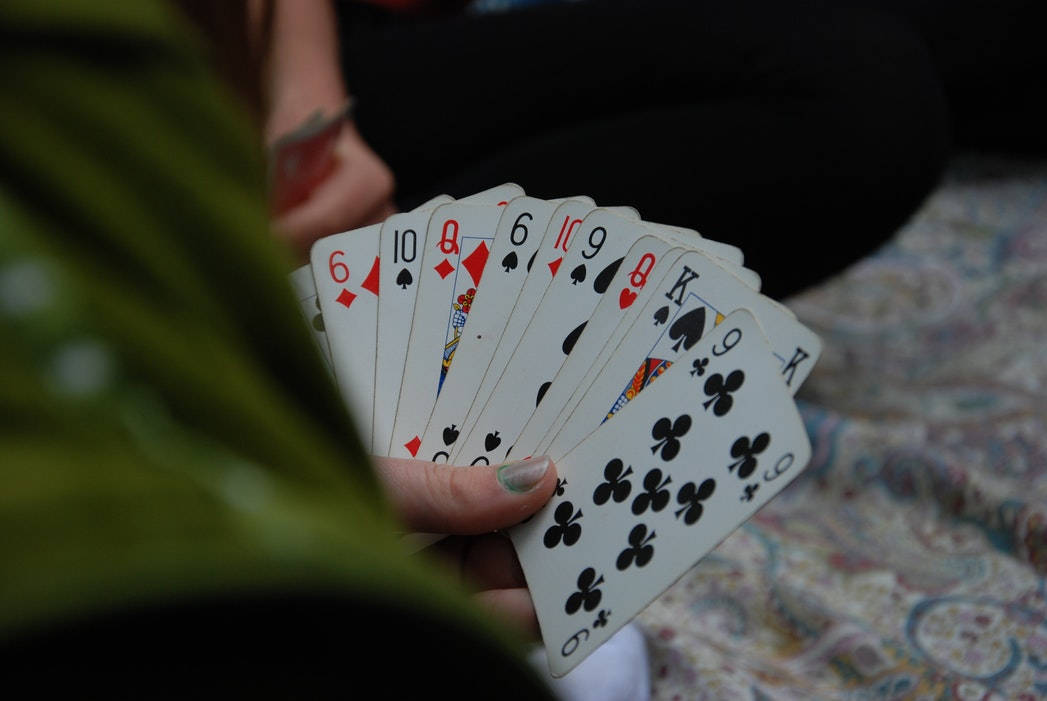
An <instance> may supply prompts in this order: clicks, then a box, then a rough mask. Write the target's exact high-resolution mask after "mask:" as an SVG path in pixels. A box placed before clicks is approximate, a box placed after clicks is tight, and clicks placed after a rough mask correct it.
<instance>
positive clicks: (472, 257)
mask: <svg viewBox="0 0 1047 701" xmlns="http://www.w3.org/2000/svg"><path fill="white" fill-rule="evenodd" d="M490 252H491V250H490V249H489V248H487V242H486V241H481V242H480V245H479V246H477V247H476V248H474V249H473V252H472V253H470V254H469V256H468V257H467V258H466V259H465V260H463V261H462V265H463V266H465V269H466V270H468V271H469V275H470V276H471V277H472V278H473V286H476V285H479V284H480V276H481V275H483V274H484V266H485V265H487V256H488V255H489V254H490Z"/></svg>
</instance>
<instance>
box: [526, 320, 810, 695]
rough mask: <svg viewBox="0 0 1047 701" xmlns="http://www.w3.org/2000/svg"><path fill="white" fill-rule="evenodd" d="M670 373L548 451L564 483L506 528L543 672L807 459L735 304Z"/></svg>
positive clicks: (804, 442) (790, 406)
mask: <svg viewBox="0 0 1047 701" xmlns="http://www.w3.org/2000/svg"><path fill="white" fill-rule="evenodd" d="M695 363H697V365H694V364H695ZM692 366H695V367H700V368H701V370H700V372H697V373H695V372H691V371H690V370H691V367H692ZM670 372H671V373H672V378H670V379H669V380H666V381H665V382H659V383H657V384H655V385H653V386H652V387H651V388H650V389H649V390H648V391H647V392H645V393H644V394H643V396H642V397H639V398H638V399H637V401H635V402H632V403H630V405H629V406H627V407H626V408H625V409H624V410H623V411H622V412H621V413H620V414H619V415H618V416H616V417H615V418H614V419H613V420H612V421H611V422H609V423H610V424H611V425H604V426H603V427H602V428H601V429H600V430H598V431H596V432H595V433H593V434H592V436H590V437H589V438H588V439H587V440H586V441H585V442H584V443H582V444H581V445H580V446H578V447H577V448H576V449H575V450H573V451H572V452H571V453H570V454H569V455H566V456H564V457H563V458H562V459H561V460H559V461H558V462H557V469H558V471H559V475H560V487H562V493H561V491H558V492H557V494H556V495H554V496H553V498H552V499H551V500H550V501H549V503H548V504H547V505H546V506H545V507H544V508H543V509H542V510H541V511H539V512H538V513H537V514H536V515H535V516H534V517H533V518H532V519H530V520H529V521H527V522H526V523H524V524H521V525H519V526H516V527H515V528H513V529H512V530H511V531H510V533H509V535H510V537H511V538H512V541H513V545H514V546H515V548H516V552H517V555H518V556H519V559H520V563H521V565H522V566H523V570H524V574H525V576H526V579H527V585H528V589H529V590H530V592H531V597H532V599H533V600H534V604H535V610H536V612H537V614H538V621H539V625H540V627H541V630H542V638H543V640H544V641H545V647H546V652H547V655H548V659H549V667H550V670H551V671H552V673H553V675H554V676H562V675H563V674H566V673H567V672H568V671H570V670H571V669H572V668H573V667H574V666H575V665H577V664H578V663H579V662H581V661H582V660H583V659H585V657H586V656H587V655H589V654H590V653H591V652H592V651H593V650H594V649H596V648H597V647H598V646H599V645H600V644H601V643H603V642H604V641H605V640H607V639H608V638H609V637H611V635H613V634H614V633H615V632H616V631H617V630H619V629H620V628H621V627H622V626H624V625H625V624H626V623H628V621H629V620H630V619H632V618H633V617H634V616H635V615H636V614H637V613H639V612H640V611H641V610H643V608H644V607H646V606H647V604H649V603H650V602H651V601H652V600H654V599H655V598H656V597H657V596H659V595H660V594H661V593H662V592H664V591H665V590H666V589H667V588H668V587H669V586H671V585H672V583H673V582H674V581H676V580H677V579H678V578H679V577H680V576H681V575H683V574H684V573H685V572H687V570H688V569H690V568H691V567H692V566H693V565H694V564H695V563H696V562H697V561H698V560H699V559H701V558H702V557H703V556H704V555H706V554H707V553H708V552H709V551H711V550H712V549H713V548H715V547H716V545H717V544H718V543H719V542H720V541H721V540H722V539H723V538H725V537H726V536H727V535H728V534H729V533H730V532H731V531H733V530H734V529H735V528H737V527H738V526H739V525H740V524H742V523H743V522H744V521H745V520H746V519H748V518H749V517H750V516H751V515H752V514H753V513H754V512H755V511H756V510H757V509H759V508H760V507H761V506H762V505H763V504H765V503H766V502H767V501H768V500H769V499H770V498H771V497H772V496H774V495H775V494H776V493H777V492H778V491H780V490H781V489H782V488H783V487H784V486H785V485H786V484H787V483H788V482H789V481H791V480H792V479H793V478H794V477H795V476H796V475H797V474H798V473H799V472H800V471H801V470H802V469H803V468H804V467H805V466H806V464H807V462H808V460H809V459H810V444H809V442H808V439H807V434H806V431H805V430H804V426H803V423H802V421H801V419H800V416H799V413H798V412H797V410H796V407H795V405H794V403H793V401H792V397H791V395H790V394H789V392H788V391H787V390H786V388H785V386H784V384H783V382H782V379H781V375H780V368H778V366H777V363H775V362H774V360H773V358H772V357H771V351H770V348H769V347H768V344H767V342H766V340H765V339H764V338H763V334H762V332H761V330H760V327H759V325H758V324H757V323H756V321H755V319H754V318H753V317H752V316H751V315H750V314H748V313H747V312H746V311H744V310H742V311H738V312H735V313H734V314H732V315H731V316H729V317H727V319H726V320H725V321H724V322H723V323H722V324H721V325H720V326H719V327H717V328H716V329H714V330H713V331H711V332H710V333H708V334H706V336H705V337H704V338H703V339H702V340H701V341H700V342H699V343H697V344H696V345H694V346H692V347H691V349H690V350H689V351H688V352H687V353H685V354H684V356H683V357H682V358H681V359H680V363H679V367H677V368H675V369H673V370H671V371H670Z"/></svg>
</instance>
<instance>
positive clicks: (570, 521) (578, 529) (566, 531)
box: [542, 501, 582, 548]
mask: <svg viewBox="0 0 1047 701" xmlns="http://www.w3.org/2000/svg"><path fill="white" fill-rule="evenodd" d="M581 517H582V510H581V509H578V511H575V510H574V504H572V503H571V502H569V501H565V502H564V503H562V504H560V505H559V506H557V507H556V511H554V512H553V520H554V521H556V524H555V525H553V526H549V528H548V529H546V531H545V538H543V539H542V542H543V543H545V547H547V548H555V547H556V546H557V545H559V544H560V541H561V540H563V544H564V545H566V546H568V547H570V546H572V545H574V544H575V543H577V542H578V539H579V538H581V537H582V524H580V523H575V521H577V520H579V519H580V518H581Z"/></svg>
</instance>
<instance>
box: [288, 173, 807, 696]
mask: <svg viewBox="0 0 1047 701" xmlns="http://www.w3.org/2000/svg"><path fill="white" fill-rule="evenodd" d="M742 261H743V257H742V252H741V251H740V250H739V249H737V248H736V247H733V246H730V245H729V244H724V243H720V242H717V241H712V240H709V239H705V238H702V237H701V236H699V235H698V234H697V232H695V231H694V230H691V229H681V228H678V227H671V226H665V225H660V224H651V223H648V222H643V221H641V220H640V219H639V217H638V216H637V213H636V212H635V210H630V209H629V208H597V207H596V206H595V205H594V203H593V202H592V201H591V200H589V199H587V198H571V199H566V200H559V201H546V200H540V199H537V198H533V197H526V196H524V195H523V192H522V190H521V189H520V188H519V187H518V186H515V185H512V184H507V185H502V186H498V187H496V188H492V189H491V190H487V191H484V192H482V193H478V194H476V195H473V196H471V197H469V198H466V199H464V200H460V201H457V202H454V201H450V198H449V197H446V196H444V197H442V198H438V199H437V200H434V201H431V202H429V203H426V205H423V206H422V207H420V208H419V209H418V210H415V211H413V212H408V213H405V214H398V215H395V216H393V217H390V218H389V219H387V220H386V221H385V222H384V224H383V225H379V226H375V227H365V228H363V229H358V230H355V231H351V232H346V233H343V234H338V235H335V236H331V237H328V238H326V239H322V240H321V241H320V242H318V243H317V244H316V245H315V246H314V248H313V251H312V256H311V265H310V266H309V267H307V268H304V269H301V270H298V271H295V273H293V274H292V283H293V285H294V288H295V291H296V293H297V295H298V299H299V304H300V305H301V308H302V312H303V315H304V316H305V317H306V319H307V321H308V322H310V323H311V328H312V329H313V334H314V338H315V339H316V341H317V345H318V346H319V348H320V349H321V352H323V351H324V350H325V349H326V350H327V351H328V352H329V354H330V364H331V367H332V369H333V372H334V376H335V379H336V382H337V384H338V386H339V389H340V390H341V393H342V395H343V397H344V398H345V399H346V402H347V403H348V404H349V406H350V408H351V409H352V413H353V416H354V417H355V419H356V421H357V424H358V426H359V428H360V431H361V433H362V434H363V437H364V439H365V441H366V440H370V445H371V450H372V453H376V454H378V455H390V456H394V457H392V458H388V459H384V461H383V460H379V462H378V465H379V469H380V471H381V470H383V469H385V468H389V469H385V472H387V473H389V474H392V475H394V477H395V475H397V474H398V475H399V477H398V478H396V479H407V480H408V481H410V479H411V478H418V479H420V480H421V481H420V482H419V484H422V485H429V487H430V488H426V489H422V490H420V491H418V490H416V491H415V493H414V496H413V497H412V498H411V499H408V500H406V501H405V500H404V499H401V500H400V501H401V502H403V503H404V504H406V508H407V509H408V512H409V522H410V523H411V524H412V525H413V526H414V527H416V528H420V529H423V530H429V531H447V530H451V531H457V532H469V533H473V532H481V531H485V530H490V529H491V528H497V527H504V526H509V525H511V524H512V522H514V521H516V520H518V518H517V517H510V518H508V519H506V518H503V516H505V514H504V513H502V512H501V511H499V508H498V505H499V504H502V505H503V506H504V503H505V502H506V500H509V501H512V500H513V499H525V500H528V499H534V500H537V501H535V502H534V503H533V504H531V503H529V506H528V509H527V510H526V513H534V510H535V509H537V508H539V504H540V503H543V502H544V501H545V500H546V499H548V503H546V504H545V506H544V507H542V508H541V510H540V511H538V512H537V513H535V514H534V516H532V517H531V518H529V519H528V520H527V521H526V522H525V523H522V524H520V525H517V526H516V527H515V528H513V529H512V531H511V533H510V535H511V539H512V542H513V544H514V546H515V548H516V551H517V553H518V555H519V561H520V563H521V565H522V567H523V571H524V573H525V574H526V578H527V584H528V586H529V588H530V592H531V597H533V601H534V605H535V609H536V610H537V613H538V619H539V621H540V623H541V629H542V633H543V637H544V640H545V644H546V647H547V652H548V656H549V661H550V668H551V669H552V670H553V671H554V673H555V674H557V675H560V674H563V673H565V672H566V671H568V670H570V669H571V668H572V667H573V666H574V665H576V664H577V663H578V662H579V661H581V659H583V658H584V657H585V656H586V655H588V654H589V653H590V652H591V651H592V650H593V649H595V647H597V646H598V645H600V644H601V643H602V642H603V641H604V640H606V639H607V638H609V637H610V636H611V635H612V634H613V633H614V632H615V631H616V630H618V629H619V628H620V627H621V626H623V625H624V624H625V623H627V622H628V621H629V619H630V618H632V617H633V616H634V615H635V614H636V613H637V612H638V611H640V610H641V609H642V608H643V607H644V606H646V605H647V603H649V602H650V601H651V600H652V599H653V598H655V597H656V596H658V595H659V594H660V593H661V592H662V591H664V589H665V588H667V587H668V586H669V585H670V584H671V583H672V582H673V581H674V580H675V579H676V578H677V577H679V576H680V575H681V574H682V573H683V572H684V571H685V570H686V569H687V568H689V567H690V566H691V565H693V564H694V563H695V562H696V561H697V560H698V559H699V558H700V557H702V556H703V555H704V554H705V553H707V552H708V551H709V550H710V549H712V548H713V547H715V545H716V544H717V543H718V542H719V541H720V540H721V539H723V538H724V537H725V536H726V535H727V534H728V533H730V531H731V530H733V529H734V528H736V527H737V526H738V525H739V524H741V523H742V522H743V521H744V520H745V519H746V518H748V517H749V516H750V515H751V514H752V513H753V512H754V511H755V510H756V509H757V508H759V507H760V506H761V505H762V504H764V503H765V502H766V501H767V500H768V499H770V498H771V497H773V496H774V494H775V493H777V492H778V491H779V490H780V489H781V488H782V487H784V485H785V484H786V483H787V482H789V481H790V480H791V479H792V478H793V477H794V476H795V475H796V474H797V473H798V472H799V471H800V470H802V469H803V467H804V466H805V465H806V463H807V461H808V459H809V455H810V449H809V444H808V440H807V437H806V433H805V431H804V427H803V425H802V422H801V421H800V418H799V415H798V413H797V410H796V407H795V404H794V403H793V400H792V395H793V394H794V393H795V392H796V390H797V389H798V387H799V386H800V384H801V383H802V382H803V381H804V379H805V378H806V377H807V375H808V374H809V373H810V372H811V368H812V367H813V365H814V363H815V362H816V361H817V359H818V356H819V354H820V352H821V342H820V340H819V339H818V338H817V336H816V335H814V334H813V333H812V332H811V331H810V330H809V329H807V328H805V327H804V326H803V325H802V324H801V323H800V322H799V321H797V319H796V317H795V316H794V315H793V314H792V313H791V312H790V311H789V310H788V309H787V308H786V307H784V306H782V305H780V304H778V303H777V302H774V301H773V300H770V299H768V298H767V297H764V296H763V295H761V294H759V292H758V290H759V286H760V278H759V275H758V274H757V273H756V272H755V271H752V270H748V269H747V268H744V267H742ZM546 454H547V455H549V456H551V457H552V459H554V460H556V462H557V464H558V467H559V470H560V471H559V475H558V476H557V475H556V474H555V471H550V472H548V473H546V472H542V474H541V475H539V476H538V477H537V478H536V479H537V483H538V484H539V487H537V488H533V487H534V485H531V487H529V488H528V489H526V490H524V491H523V492H521V494H526V495H525V496H521V495H520V494H512V492H513V490H512V489H509V487H507V485H509V486H511V485H512V484H513V483H515V482H514V480H515V479H516V478H513V479H509V477H511V475H512V474H515V473H513V470H512V469H510V467H509V466H511V465H514V464H517V463H512V462H509V461H512V460H513V459H517V460H520V461H522V465H523V466H522V467H518V468H514V469H518V471H520V470H522V471H523V472H528V473H530V472H535V470H536V469H537V468H534V464H531V467H528V465H529V464H530V463H529V462H528V458H529V456H531V455H539V456H540V455H546ZM444 462H449V463H452V464H457V465H465V464H470V463H472V464H473V465H475V466H477V467H474V468H469V469H461V470H460V469H458V468H454V469H452V468H448V467H446V466H442V465H440V464H438V463H444ZM539 462H540V460H539ZM393 468H395V469H393ZM532 468H533V469H532ZM470 470H473V472H471V471H470ZM397 471H399V472H397ZM481 473H483V474H481ZM535 474H537V473H535ZM484 475H486V477H485V479H487V487H490V488H492V489H495V493H494V494H492V493H484V494H481V493H482V492H483V490H482V489H481V490H479V491H477V492H476V494H481V498H477V499H474V500H473V501H471V502H468V503H459V504H457V506H452V507H451V508H438V505H437V504H436V503H435V502H434V499H435V500H437V501H439V496H440V494H439V492H440V490H441V489H444V496H447V495H452V494H455V493H457V494H462V493H464V492H463V489H464V487H463V485H466V484H467V483H469V481H470V480H471V479H473V478H474V477H477V476H479V477H484ZM503 475H504V476H506V479H507V480H508V482H506V481H505V480H502V479H501V477H502V476H503ZM479 477H477V478H479ZM481 481H482V480H481ZM455 483H458V484H457V487H455V486H454V485H455ZM440 485H443V487H440ZM434 486H435V488H436V489H435V491H434V490H433V489H432V487H434ZM532 488H533V489H532ZM507 490H508V491H507ZM401 491H402V490H401ZM465 491H468V490H465ZM474 491H475V490H474ZM550 493H551V494H552V496H551V498H550V497H549V494H550ZM513 513H517V515H519V513H524V512H513ZM492 514H493V515H492ZM470 524H472V525H470ZM478 524H479V525H478ZM463 529H465V530H463ZM503 545H504V543H503ZM505 584H506V586H507V587H513V588H506V589H504V591H516V592H517V593H518V592H519V591H520V590H519V589H518V588H515V587H516V585H518V584H519V582H518V581H513V582H505ZM528 610H529V608H528Z"/></svg>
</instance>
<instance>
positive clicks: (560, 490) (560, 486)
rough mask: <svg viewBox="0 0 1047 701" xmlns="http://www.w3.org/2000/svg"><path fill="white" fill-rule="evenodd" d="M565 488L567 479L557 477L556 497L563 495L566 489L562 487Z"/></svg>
mask: <svg viewBox="0 0 1047 701" xmlns="http://www.w3.org/2000/svg"><path fill="white" fill-rule="evenodd" d="M566 486H567V478H566V477H557V478H556V496H558V497H562V496H563V495H564V492H566V491H567V490H566V489H564V487H566Z"/></svg>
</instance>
